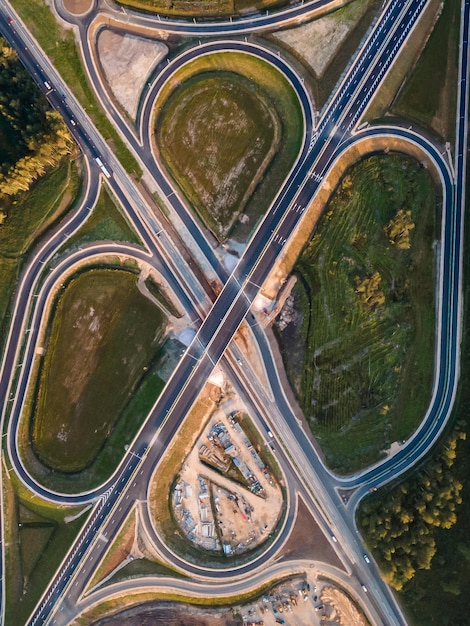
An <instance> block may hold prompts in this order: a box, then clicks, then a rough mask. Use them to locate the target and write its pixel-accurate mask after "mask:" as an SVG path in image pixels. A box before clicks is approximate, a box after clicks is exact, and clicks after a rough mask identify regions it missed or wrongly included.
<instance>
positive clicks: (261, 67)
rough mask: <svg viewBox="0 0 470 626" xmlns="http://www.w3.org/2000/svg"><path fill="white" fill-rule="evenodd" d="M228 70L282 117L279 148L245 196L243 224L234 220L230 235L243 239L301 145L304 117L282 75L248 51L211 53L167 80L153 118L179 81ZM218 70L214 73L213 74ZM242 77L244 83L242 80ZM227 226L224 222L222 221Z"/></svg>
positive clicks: (274, 191) (261, 214) (246, 236)
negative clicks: (244, 219)
mask: <svg viewBox="0 0 470 626" xmlns="http://www.w3.org/2000/svg"><path fill="white" fill-rule="evenodd" d="M211 73H212V75H217V76H218V75H220V74H222V73H224V74H225V73H229V75H232V76H233V75H236V76H237V84H239V81H240V84H243V85H246V81H248V82H249V83H250V85H251V87H250V89H252V90H253V91H254V93H255V95H257V96H258V98H259V99H261V100H262V101H264V102H268V103H269V106H270V107H271V109H272V110H273V111H275V112H276V115H277V116H278V118H279V119H280V121H281V125H282V137H281V142H280V145H279V149H278V152H277V154H276V156H275V157H274V159H273V160H272V161H271V164H270V166H269V168H268V170H267V172H266V173H265V175H264V176H263V178H262V180H261V182H260V184H259V185H258V186H257V187H256V189H255V190H254V192H253V193H252V194H251V196H250V198H249V199H248V202H247V205H246V207H245V210H244V213H245V214H246V215H247V216H248V217H249V221H248V222H247V223H246V224H242V223H241V222H239V221H235V223H234V226H233V228H232V230H231V231H230V233H229V236H231V237H233V238H236V239H238V240H239V241H245V240H246V239H247V238H248V237H249V235H250V233H251V232H252V230H253V228H254V226H255V225H256V223H257V222H258V221H259V219H260V218H261V217H262V216H263V215H264V213H265V212H266V210H267V208H268V207H269V205H270V204H271V202H272V200H273V199H274V197H275V195H276V194H277V191H278V190H279V188H280V186H281V184H282V182H283V180H284V179H285V177H286V175H287V173H288V171H289V170H290V168H291V167H292V165H293V163H294V161H295V159H296V157H297V155H298V153H299V149H300V145H301V141H302V136H303V118H302V113H301V108H300V104H299V101H298V99H297V96H296V95H295V92H294V91H293V89H292V87H291V86H290V85H289V83H288V82H287V81H286V80H285V79H284V77H283V76H282V75H281V74H280V73H279V72H278V71H277V70H276V69H274V68H272V67H271V66H270V65H268V64H267V63H265V62H264V61H260V60H259V59H256V58H254V57H251V56H250V55H247V54H241V53H235V52H226V53H218V54H211V55H208V56H205V57H203V58H201V59H197V60H196V61H193V62H192V63H189V64H187V65H186V66H185V67H184V68H182V69H181V70H180V71H178V72H176V73H175V74H174V75H173V76H172V77H171V79H170V80H169V81H168V83H167V84H166V86H165V87H164V89H163V90H162V92H161V94H160V98H159V100H158V102H157V103H156V109H155V112H156V118H158V115H159V112H160V110H161V108H162V107H163V106H164V105H165V102H166V101H167V99H168V98H169V97H170V93H171V92H172V91H173V90H174V89H175V88H177V87H178V85H179V84H180V83H184V82H185V81H186V80H188V79H190V78H191V77H194V76H196V75H198V74H205V75H206V76H209V75H210V74H211ZM215 73H217V74H215ZM242 80H243V83H241V81H242ZM221 226H222V227H227V226H228V225H227V224H221Z"/></svg>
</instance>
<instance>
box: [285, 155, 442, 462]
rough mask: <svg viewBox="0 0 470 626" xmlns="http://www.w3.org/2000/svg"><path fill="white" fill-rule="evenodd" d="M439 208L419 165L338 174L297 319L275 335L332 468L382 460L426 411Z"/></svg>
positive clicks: (372, 162)
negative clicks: (436, 220)
mask: <svg viewBox="0 0 470 626" xmlns="http://www.w3.org/2000/svg"><path fill="white" fill-rule="evenodd" d="M408 211H410V212H411V213H410V214H408V213H407V212H408ZM435 213H436V199H435V195H434V192H433V187H432V183H431V180H430V178H429V176H428V174H427V172H426V171H425V170H422V169H421V168H420V166H419V164H418V163H417V162H415V161H413V160H411V159H409V158H408V157H404V156H401V155H396V154H395V155H387V156H386V157H384V156H373V157H369V158H366V159H365V160H364V161H362V162H361V163H359V164H357V165H356V166H353V167H352V168H351V169H350V170H349V171H348V172H347V173H346V175H345V176H344V177H343V180H342V183H341V184H340V186H339V188H338V189H337V191H336V192H335V194H334V196H333V197H332V198H331V199H330V202H329V203H328V205H327V207H326V209H325V213H324V215H323V217H322V220H321V222H320V224H319V226H318V228H317V231H316V233H315V234H314V236H313V238H312V240H311V242H310V243H309V244H308V246H307V247H306V249H305V251H304V252H303V254H302V256H301V257H300V259H299V261H298V263H297V265H296V268H295V272H296V274H297V276H298V279H299V280H298V281H297V283H296V285H295V287H294V290H293V292H292V293H293V295H294V311H295V314H294V318H295V320H296V321H295V322H294V323H291V324H289V325H288V326H287V327H286V329H285V330H283V331H282V332H279V333H278V334H279V335H280V341H281V349H282V352H283V356H284V359H285V363H286V368H287V372H288V376H289V378H290V381H291V384H292V385H293V387H294V389H295V391H296V394H297V396H298V398H299V401H300V404H301V406H302V409H303V411H304V413H305V416H306V417H307V419H308V421H309V422H310V424H311V427H312V430H313V432H314V434H315V435H316V436H317V438H318V440H319V442H320V444H321V446H322V449H323V451H324V452H325V454H326V456H327V460H328V463H329V465H330V466H331V467H332V468H334V469H336V470H337V471H341V472H349V471H352V470H355V469H358V468H360V467H363V466H364V465H367V464H369V463H371V462H372V461H375V460H377V459H378V458H380V456H381V453H382V451H383V450H385V449H386V448H387V447H388V446H389V445H390V444H391V443H392V442H394V441H396V440H401V439H404V438H406V437H407V436H409V435H410V434H411V432H413V430H414V429H415V428H416V427H417V425H418V424H419V422H420V421H421V419H422V417H423V415H424V412H425V409H426V408H427V403H428V401H429V397H430V389H431V382H432V372H433V350H434V349H433V342H434V324H435V318H434V306H433V300H434V282H433V281H434V253H433V245H432V244H433V241H434V238H435Z"/></svg>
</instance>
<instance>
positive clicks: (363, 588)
mask: <svg viewBox="0 0 470 626" xmlns="http://www.w3.org/2000/svg"><path fill="white" fill-rule="evenodd" d="M361 587H362V591H365V592H366V593H367V587H366V586H365V585H364V584H362V585H361Z"/></svg>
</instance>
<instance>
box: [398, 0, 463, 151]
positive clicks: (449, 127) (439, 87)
mask: <svg viewBox="0 0 470 626" xmlns="http://www.w3.org/2000/svg"><path fill="white" fill-rule="evenodd" d="M459 27H460V4H459V3H458V2H444V3H442V13H441V15H440V17H439V19H438V21H437V23H436V26H435V27H434V30H433V31H432V33H431V35H430V37H429V40H428V42H427V45H426V48H425V50H424V52H423V54H422V55H421V57H420V59H419V61H418V63H417V64H416V67H415V68H414V70H413V72H412V73H411V75H410V76H409V77H408V79H407V80H406V82H405V84H404V87H403V89H402V90H401V91H400V93H399V94H398V97H397V99H396V101H395V102H394V104H393V107H392V111H393V113H395V114H396V115H399V116H402V117H405V118H408V119H411V120H416V121H418V122H419V123H421V124H424V125H425V126H431V127H432V128H434V129H435V130H436V131H437V132H438V133H440V134H441V136H443V137H444V139H448V140H450V139H452V138H453V137H454V132H455V111H456V106H457V78H458V65H459V64H458V50H459V36H460V32H459Z"/></svg>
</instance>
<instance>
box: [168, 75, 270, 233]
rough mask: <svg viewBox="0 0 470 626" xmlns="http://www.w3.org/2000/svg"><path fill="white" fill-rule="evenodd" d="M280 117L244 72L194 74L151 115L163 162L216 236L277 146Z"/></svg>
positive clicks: (239, 209) (230, 220)
mask: <svg viewBox="0 0 470 626" xmlns="http://www.w3.org/2000/svg"><path fill="white" fill-rule="evenodd" d="M280 134H281V129H280V121H279V119H278V117H277V115H276V114H275V113H274V112H272V111H271V110H270V107H269V102H268V101H267V100H266V98H262V97H260V94H259V93H256V92H254V90H253V89H252V88H251V85H250V83H249V82H248V81H247V80H245V79H243V77H241V76H239V75H236V74H230V73H223V74H221V73H218V74H217V75H216V76H215V75H213V74H198V75H196V76H193V77H192V78H190V79H188V80H187V81H185V82H184V83H183V84H182V85H181V86H180V87H178V88H176V89H175V90H174V91H173V93H172V94H171V95H170V97H169V98H168V100H167V101H166V103H165V105H164V107H163V108H162V110H161V112H160V115H159V116H158V118H157V121H156V138H157V143H158V145H159V148H160V150H161V154H162V156H163V158H164V161H165V164H166V166H167V168H168V169H169V171H170V172H171V173H172V175H173V177H174V178H175V179H176V180H177V181H178V183H179V184H180V186H181V187H182V189H183V190H184V192H185V194H186V196H187V197H188V198H189V200H190V202H191V203H192V204H193V206H194V207H195V208H196V209H197V211H198V213H199V214H200V215H201V216H202V219H203V220H204V221H205V222H206V224H207V225H208V226H209V227H210V228H211V229H212V230H213V231H215V232H217V233H218V234H219V235H220V236H222V237H223V234H224V233H225V232H227V230H229V229H230V226H231V225H232V224H233V222H234V220H235V219H236V218H237V217H238V215H239V214H240V213H241V212H242V211H243V209H244V207H245V205H246V202H247V200H248V198H249V196H250V195H251V191H252V190H254V188H255V187H256V185H257V184H258V182H259V180H260V178H261V177H262V176H263V174H264V171H265V170H266V168H267V167H268V166H269V163H270V161H271V160H272V158H273V157H274V154H275V152H276V150H277V148H278V146H279V140H280Z"/></svg>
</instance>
